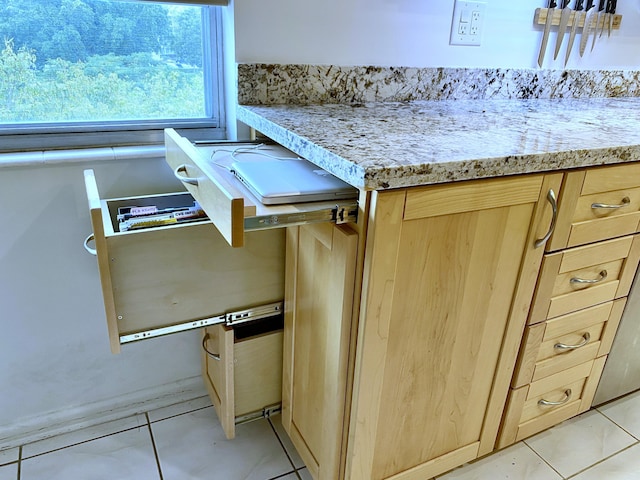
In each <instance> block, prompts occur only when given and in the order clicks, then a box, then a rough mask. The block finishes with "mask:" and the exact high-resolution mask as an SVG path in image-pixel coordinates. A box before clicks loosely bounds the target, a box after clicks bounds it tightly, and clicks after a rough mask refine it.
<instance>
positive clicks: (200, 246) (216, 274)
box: [85, 170, 285, 353]
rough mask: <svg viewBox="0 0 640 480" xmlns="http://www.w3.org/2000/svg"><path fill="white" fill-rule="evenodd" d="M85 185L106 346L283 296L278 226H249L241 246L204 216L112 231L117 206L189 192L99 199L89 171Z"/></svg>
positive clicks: (177, 199) (184, 200) (185, 200)
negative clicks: (257, 228) (265, 228)
mask: <svg viewBox="0 0 640 480" xmlns="http://www.w3.org/2000/svg"><path fill="white" fill-rule="evenodd" d="M85 186H86V190H87V196H88V199H89V208H90V213H91V223H92V227H93V235H92V236H93V238H94V241H95V250H94V251H93V253H95V254H96V256H97V260H98V269H99V272H100V281H101V286H102V294H103V300H104V307H105V312H106V318H107V326H108V332H109V340H110V345H111V350H112V352H114V353H117V352H119V351H120V346H121V344H122V343H126V342H128V341H134V340H140V339H144V338H150V337H153V336H156V335H161V334H165V333H171V332H174V331H180V330H185V329H189V328H197V327H202V326H205V325H207V324H211V323H217V322H220V321H221V320H220V316H221V315H223V314H225V313H227V312H230V311H235V310H241V309H244V308H247V307H250V306H255V305H260V304H266V303H271V302H277V301H281V300H282V298H283V297H284V251H285V246H284V231H282V230H270V231H264V232H251V233H250V234H248V235H247V239H246V240H247V241H246V245H245V248H244V249H241V250H239V249H233V248H231V247H229V245H228V244H227V242H226V241H225V239H224V238H222V236H221V235H220V234H219V233H218V231H217V230H216V228H215V227H214V226H213V225H212V224H211V222H210V221H199V222H195V223H185V224H180V225H169V226H162V227H154V228H148V229H144V230H131V231H127V232H119V231H117V230H118V229H117V227H116V225H117V221H116V213H117V209H118V207H119V206H126V205H132V204H135V205H137V206H147V205H174V206H175V205H176V204H183V205H191V204H193V198H192V197H191V196H190V195H189V194H188V193H178V194H168V195H155V196H144V197H127V198H118V199H101V198H100V196H99V194H98V188H97V185H96V181H95V176H94V173H93V171H92V170H87V171H85ZM85 246H86V247H87V246H88V245H87V244H85ZM88 249H89V250H91V248H88Z"/></svg>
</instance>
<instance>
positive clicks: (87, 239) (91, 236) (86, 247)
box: [84, 233, 98, 255]
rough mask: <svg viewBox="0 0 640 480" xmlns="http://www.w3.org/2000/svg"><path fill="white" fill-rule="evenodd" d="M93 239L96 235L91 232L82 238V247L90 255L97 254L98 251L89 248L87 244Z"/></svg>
mask: <svg viewBox="0 0 640 480" xmlns="http://www.w3.org/2000/svg"><path fill="white" fill-rule="evenodd" d="M95 239H96V236H95V235H94V234H93V233H92V234H91V235H89V236H88V237H87V238H85V239H84V249H85V250H86V251H87V252H89V253H90V254H91V255H98V251H97V250H96V249H95V248H91V247H90V246H89V243H90V242H93V241H94V240H95Z"/></svg>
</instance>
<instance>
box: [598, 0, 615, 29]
mask: <svg viewBox="0 0 640 480" xmlns="http://www.w3.org/2000/svg"><path fill="white" fill-rule="evenodd" d="M610 11H611V0H607V1H606V3H605V7H604V13H603V14H602V17H603V21H602V30H600V37H602V34H603V33H604V29H605V27H607V28H608V27H609V19H610V18H612V17H611V14H610V13H609V12H610Z"/></svg>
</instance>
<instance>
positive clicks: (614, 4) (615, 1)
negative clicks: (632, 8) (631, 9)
mask: <svg viewBox="0 0 640 480" xmlns="http://www.w3.org/2000/svg"><path fill="white" fill-rule="evenodd" d="M617 5H618V0H611V12H609V13H616V7H617Z"/></svg>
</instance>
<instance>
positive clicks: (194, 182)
mask: <svg viewBox="0 0 640 480" xmlns="http://www.w3.org/2000/svg"><path fill="white" fill-rule="evenodd" d="M180 172H185V173H186V172H187V166H186V165H185V164H184V163H183V164H182V165H178V166H177V167H176V169H175V170H174V171H173V175H174V176H175V177H176V178H177V179H178V180H180V181H181V182H184V183H188V184H189V185H195V186H196V187H197V186H198V179H197V178H194V177H184V176H182V175H180Z"/></svg>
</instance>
